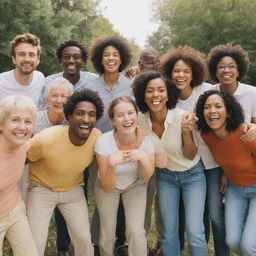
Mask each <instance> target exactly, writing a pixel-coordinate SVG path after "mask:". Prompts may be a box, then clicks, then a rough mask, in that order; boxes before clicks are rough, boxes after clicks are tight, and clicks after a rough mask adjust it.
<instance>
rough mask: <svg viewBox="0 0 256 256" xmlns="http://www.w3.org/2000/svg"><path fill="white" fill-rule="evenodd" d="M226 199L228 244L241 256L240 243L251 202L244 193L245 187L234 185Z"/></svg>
mask: <svg viewBox="0 0 256 256" xmlns="http://www.w3.org/2000/svg"><path fill="white" fill-rule="evenodd" d="M225 198H226V200H225V225H226V243H227V245H228V246H229V248H230V249H231V250H232V251H234V252H236V253H237V254H239V255H240V254H241V248H240V243H241V240H242V235H243V229H244V221H245V218H246V215H247V212H248V206H249V200H248V198H247V197H246V196H245V194H244V193H243V187H241V188H240V187H238V186H235V185H234V184H232V183H229V186H228V190H227V192H226V196H225Z"/></svg>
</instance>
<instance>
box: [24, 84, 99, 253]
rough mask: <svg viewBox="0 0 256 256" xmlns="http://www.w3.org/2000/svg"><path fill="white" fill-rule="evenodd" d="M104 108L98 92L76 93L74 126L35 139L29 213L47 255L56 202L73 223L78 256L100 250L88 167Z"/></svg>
mask: <svg viewBox="0 0 256 256" xmlns="http://www.w3.org/2000/svg"><path fill="white" fill-rule="evenodd" d="M103 108H104V107H103V103H102V101H101V99H100V98H99V96H98V94H97V93H96V92H94V91H91V90H89V89H87V90H82V91H80V92H75V93H74V94H73V95H72V96H71V97H70V98H69V100H68V101H67V103H66V104H65V105H64V113H65V116H66V119H67V120H68V122H69V125H68V126H54V127H51V128H47V129H45V130H43V131H42V132H40V133H38V134H36V135H35V136H34V137H33V138H32V140H31V148H30V150H29V152H28V156H27V157H28V159H29V160H30V161H31V162H32V163H31V169H30V181H31V187H30V190H29V193H28V203H27V214H28V220H29V225H30V227H31V230H32V233H33V235H34V238H35V242H36V245H37V249H38V251H39V255H40V256H43V255H44V250H45V245H46V241H47V233H48V226H49V222H50V219H51V216H52V214H53V211H54V208H55V207H56V206H57V207H58V209H59V210H60V211H61V213H62V215H63V217H64V219H65V221H66V223H67V227H68V231H69V234H70V237H71V241H72V243H73V245H74V249H75V255H76V256H84V255H93V253H94V252H93V247H92V243H91V235H90V229H89V219H88V210H87V203H86V199H85V196H84V192H83V188H82V183H83V171H84V168H85V167H87V166H88V165H89V164H90V163H91V162H92V160H93V156H94V151H93V147H94V144H95V141H96V139H97V138H98V136H99V135H100V131H99V130H97V129H96V128H94V126H95V123H96V120H98V119H99V118H100V117H101V115H102V113H103ZM38 220H40V221H38ZM81 227H82V228H81Z"/></svg>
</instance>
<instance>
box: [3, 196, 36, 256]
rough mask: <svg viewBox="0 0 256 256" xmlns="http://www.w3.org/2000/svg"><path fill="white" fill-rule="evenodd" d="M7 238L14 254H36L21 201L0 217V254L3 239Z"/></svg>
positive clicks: (32, 255)
mask: <svg viewBox="0 0 256 256" xmlns="http://www.w3.org/2000/svg"><path fill="white" fill-rule="evenodd" d="M5 236H6V238H7V239H8V242H9V243H10V245H11V247H12V251H13V255H14V256H38V255H39V254H38V252H37V249H36V245H35V243H34V239H33V235H32V233H31V230H30V228H29V225H28V221H27V217H26V209H25V205H24V202H23V201H20V202H19V203H18V204H17V206H16V207H15V208H14V209H13V210H11V211H10V212H9V213H8V214H7V215H5V216H4V217H3V218H0V256H2V255H3V240H4V237H5Z"/></svg>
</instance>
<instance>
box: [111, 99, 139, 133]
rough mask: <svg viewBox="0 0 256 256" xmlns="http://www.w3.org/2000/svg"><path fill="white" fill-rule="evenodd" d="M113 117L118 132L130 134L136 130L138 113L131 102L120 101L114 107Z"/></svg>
mask: <svg viewBox="0 0 256 256" xmlns="http://www.w3.org/2000/svg"><path fill="white" fill-rule="evenodd" d="M113 114H114V117H113V118H112V119H111V121H112V123H113V125H114V126H115V127H116V129H117V131H118V132H121V133H124V134H130V133H133V132H135V130H136V127H137V124H138V114H137V112H136V110H135V108H134V106H133V105H132V104H131V103H130V102H120V103H118V104H117V105H115V107H114V109H113Z"/></svg>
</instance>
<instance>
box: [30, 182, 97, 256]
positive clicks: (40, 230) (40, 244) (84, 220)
mask: <svg viewBox="0 0 256 256" xmlns="http://www.w3.org/2000/svg"><path fill="white" fill-rule="evenodd" d="M56 206H57V207H58V208H59V210H60V211H61V213H62V215H63V217H64V219H65V221H66V223H67V228H68V232H69V235H70V239H71V242H72V244H73V245H74V249H75V255H76V256H91V255H93V247H92V243H91V234H90V228H89V219H88V209H87V203H86V199H85V196H84V191H83V188H82V186H80V185H79V186H76V187H75V188H73V189H71V190H68V191H65V192H54V191H52V190H50V189H48V188H47V187H44V186H41V185H32V186H30V188H29V191H28V200H27V213H28V222H29V225H30V227H31V230H32V233H33V235H34V238H35V242H36V245H37V248H38V251H39V255H40V256H43V255H44V250H45V245H46V241H47V234H48V227H49V223H50V219H51V216H52V214H53V211H54V208H55V207H56Z"/></svg>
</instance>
